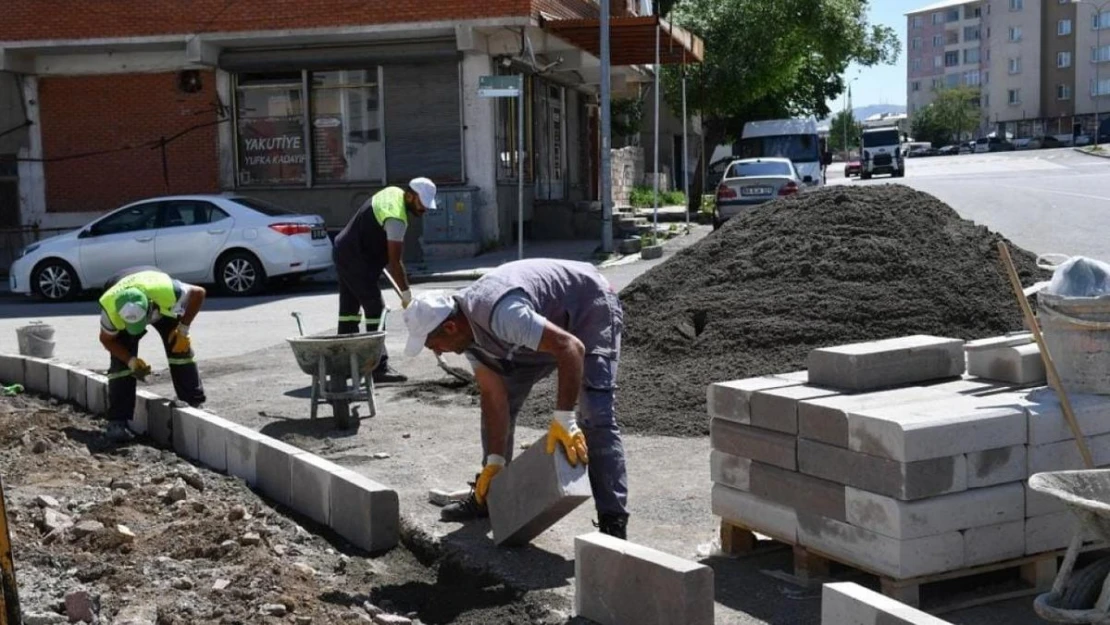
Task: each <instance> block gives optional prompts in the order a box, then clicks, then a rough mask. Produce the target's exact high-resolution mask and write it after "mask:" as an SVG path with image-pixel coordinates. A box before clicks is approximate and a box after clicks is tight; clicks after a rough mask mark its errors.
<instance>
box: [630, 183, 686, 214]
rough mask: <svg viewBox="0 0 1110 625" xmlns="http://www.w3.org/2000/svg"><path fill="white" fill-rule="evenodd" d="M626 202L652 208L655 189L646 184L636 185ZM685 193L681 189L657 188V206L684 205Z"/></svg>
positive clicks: (638, 206) (639, 206)
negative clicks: (667, 189)
mask: <svg viewBox="0 0 1110 625" xmlns="http://www.w3.org/2000/svg"><path fill="white" fill-rule="evenodd" d="M628 203H629V204H631V205H632V206H633V207H634V208H653V207H654V206H655V189H654V188H653V187H647V186H642V185H641V186H636V187H633V188H632V192H631V193H630V194H629V196H628ZM685 205H686V194H684V193H683V192H682V191H664V190H662V189H660V190H659V206H685Z"/></svg>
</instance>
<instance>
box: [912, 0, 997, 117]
mask: <svg viewBox="0 0 1110 625" xmlns="http://www.w3.org/2000/svg"><path fill="white" fill-rule="evenodd" d="M984 4H986V2H984V1H982V0H976V1H972V2H968V0H944V1H943V2H937V3H935V4H931V5H929V6H926V7H923V8H921V9H918V10H916V11H913V12H910V13H908V14H907V15H906V21H907V35H906V44H907V48H908V53H907V55H906V58H907V75H908V77H907V98H906V102H907V107H906V108H907V112H908V114H909V115H910V116H911V117H912V116H913V115H914V113H916V112H917V111H919V110H921V109H922V108H924V107H925V106H928V105H929V104H930V103H932V101H933V99H934V98H935V96H936V92H937V91H938V90H940V89H945V88H951V87H958V86H969V87H979V86H980V85H982V84H983V83H984V82H985V80H986V71H987V69H988V64H987V63H988V57H987V54H986V52H987V49H986V47H985V45H984V42H985V33H984V32H983V26H982V24H983V17H982V13H983V5H984Z"/></svg>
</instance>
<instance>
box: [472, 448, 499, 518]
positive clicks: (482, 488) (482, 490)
mask: <svg viewBox="0 0 1110 625" xmlns="http://www.w3.org/2000/svg"><path fill="white" fill-rule="evenodd" d="M504 468H505V458H504V457H502V456H498V455H497V454H490V455H488V456H486V466H485V467H484V468H483V469H482V474H481V475H479V476H478V483H477V484H475V485H474V499H475V500H476V501H477V502H478V505H482V506H484V505H486V495H488V494H489V484H490V482H492V481H493V478H494V477H495V476H496V475H497V474H498V473H500V472H501V469H504Z"/></svg>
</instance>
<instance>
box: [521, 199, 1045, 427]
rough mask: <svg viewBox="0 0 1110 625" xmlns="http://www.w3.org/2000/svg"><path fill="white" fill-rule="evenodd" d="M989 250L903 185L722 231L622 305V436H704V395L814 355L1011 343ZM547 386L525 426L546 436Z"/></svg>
mask: <svg viewBox="0 0 1110 625" xmlns="http://www.w3.org/2000/svg"><path fill="white" fill-rule="evenodd" d="M1000 240H1005V239H1003V237H1001V236H1000V235H998V234H995V233H993V232H991V231H989V230H988V229H987V228H985V227H983V226H977V225H975V224H974V223H973V222H970V221H967V220H964V219H962V218H960V216H959V215H957V214H956V212H955V211H954V210H952V209H951V208H950V207H949V206H948V205H946V204H944V203H943V202H941V201H940V200H938V199H936V198H934V197H933V196H931V195H928V194H925V193H921V192H918V191H914V190H912V189H910V188H908V187H905V186H902V185H881V186H868V187H858V188H849V187H835V188H826V189H821V190H818V191H814V192H812V193H807V194H803V195H800V196H796V197H792V198H786V199H783V200H777V201H774V202H770V203H768V204H766V205H764V206H762V207H760V208H758V209H755V210H753V211H751V212H749V213H745V214H743V215H741V216H739V217H736V218H734V219H731V220H729V222H727V223H726V224H725V225H724V226H723V227H722V228H721V229H720V230H719V231H717V232H715V233H713V234H712V235H710V236H708V237H706V238H705V239H704V240H703V241H701V242H699V243H697V244H696V245H693V246H690V247H689V248H687V249H685V250H682V251H681V252H679V253H677V254H675V256H674V257H673V258H671V259H670V260H668V261H667V262H665V263H663V264H661V265H659V266H657V267H655V268H653V269H652V270H651V271H648V272H647V273H645V274H643V275H642V276H640V277H639V278H637V279H636V280H635V281H634V282H633V283H632V284H630V285H629V286H628V287H627V288H626V289H624V291H622V293H621V298H622V301H623V303H624V310H625V332H624V344H623V347H622V349H623V351H622V358H621V364H620V374H619V384H620V389H619V392H618V394H617V414H618V420H619V423H620V425H621V427H622V429H623V430H625V431H627V432H639V433H648V434H663V435H678V436H698V435H704V434H707V433H708V431H709V423H708V417H707V415H706V410H705V394H706V386H707V385H708V384H710V383H712V382H719V381H726V380H736V379H740V378H747V377H752V376H758V375H765V374H770V373H782V372H788V371H795V370H799V369H804V368H805V360H806V356H807V355H808V354H809V352H810V351H811V350H813V349H814V348H818V347H826V346H830V345H841V344H845V343H854V342H859V341H869V340H879V339H885V338H893V337H898V336H905V335H911V334H932V335H938V336H946V337H956V338H961V339H966V340H971V339H977V338H984V337H988V336H996V335H998V334H1003V333H1005V332H1008V331H1012V330H1019V329H1021V328H1022V318H1021V311H1020V310H1019V308H1018V306H1017V302H1015V301H1014V295H1013V291H1012V289H1011V287H1010V284H1009V281H1008V279H1007V277H1006V274H1005V272H1004V270H1003V268H1002V265H1001V264H1000V261H999V256H998V250H997V248H996V244H997V242H998V241H1000ZM1011 254H1012V256H1013V258H1014V262H1015V264H1016V265H1017V267H1018V272H1019V274H1020V275H1021V277H1022V282H1023V283H1024V284H1026V285H1028V284H1032V283H1033V282H1035V281H1036V280H1039V279H1045V277H1046V274H1045V273H1044V272H1041V271H1040V270H1038V269H1037V268H1036V264H1035V256H1034V255H1033V254H1031V253H1029V252H1027V251H1025V250H1022V249H1020V248H1016V247H1014V246H1011ZM553 377H554V376H553ZM553 382H554V380H551V381H550V382H547V381H545V382H544V384H543V385H540V386H537V388H536V389H535V392H533V394H532V397H531V398H530V399H529V403H528V404H527V405H526V406H525V408H524V411H523V413H522V419H521V421H522V423H526V424H531V425H541V424H545V423H546V420H547V419H548V418H549V416H550V410H551V406H552V405H553V403H552V402H553V397H554V385H553Z"/></svg>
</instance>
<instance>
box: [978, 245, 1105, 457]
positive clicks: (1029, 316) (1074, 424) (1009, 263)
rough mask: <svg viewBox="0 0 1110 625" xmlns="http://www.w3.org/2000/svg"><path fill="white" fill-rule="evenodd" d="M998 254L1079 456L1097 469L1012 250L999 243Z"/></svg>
mask: <svg viewBox="0 0 1110 625" xmlns="http://www.w3.org/2000/svg"><path fill="white" fill-rule="evenodd" d="M998 253H999V254H1000V255H1001V256H1002V264H1003V265H1005V266H1006V273H1007V275H1009V276H1010V286H1012V287H1013V288H1014V295H1015V296H1017V300H1018V305H1019V306H1021V314H1022V315H1024V316H1025V325H1027V326H1029V329H1030V330H1032V331H1033V338H1035V339H1037V346H1038V347H1039V348H1040V349H1041V359H1042V360H1043V361H1044V369H1045V372H1047V373H1048V381H1049V383H1051V385H1052V388H1054V389H1056V395H1057V396H1059V398H1060V406H1061V407H1062V408H1063V409H1064V418H1065V419H1066V420H1067V422H1068V427H1069V428H1071V433H1072V435H1074V436H1075V444H1076V445H1077V446H1078V447H1079V455H1081V456H1083V464H1085V465H1087V468H1088V469H1093V468H1095V461H1094V460H1093V459H1092V458H1091V450H1090V449H1088V447H1087V439H1086V437H1084V436H1083V431H1082V430H1080V429H1079V422H1078V421H1076V419H1075V413H1074V412H1072V409H1071V401H1070V400H1069V399H1068V392H1067V391H1066V390H1065V389H1064V385H1063V383H1062V382H1060V374H1059V373H1057V372H1056V365H1055V363H1053V362H1052V355H1051V354H1049V353H1048V345H1045V342H1044V335H1042V334H1041V326H1040V324H1038V323H1037V318H1036V317H1034V316H1033V309H1032V308H1031V307H1030V306H1029V300H1027V299H1026V298H1025V292H1024V290H1023V288H1022V286H1021V279H1020V278H1019V277H1018V274H1017V269H1015V268H1014V261H1013V259H1011V258H1010V248H1009V247H1007V245H1006V243H1005V242H1004V241H999V242H998Z"/></svg>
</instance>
